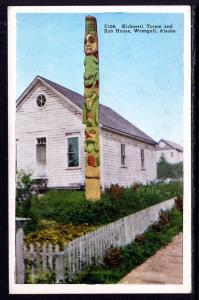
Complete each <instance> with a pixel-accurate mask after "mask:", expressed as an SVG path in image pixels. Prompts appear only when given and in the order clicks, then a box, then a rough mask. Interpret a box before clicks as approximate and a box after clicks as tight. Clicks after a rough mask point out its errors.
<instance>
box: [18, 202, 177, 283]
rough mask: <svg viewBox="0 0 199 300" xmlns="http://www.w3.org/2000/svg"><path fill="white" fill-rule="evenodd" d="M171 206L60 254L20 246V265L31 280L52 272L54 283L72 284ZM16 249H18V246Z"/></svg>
mask: <svg viewBox="0 0 199 300" xmlns="http://www.w3.org/2000/svg"><path fill="white" fill-rule="evenodd" d="M174 205H175V198H172V199H169V200H167V201H164V202H161V203H158V204H156V205H153V206H151V207H148V208H146V209H143V210H141V211H138V212H136V213H134V214H131V215H129V216H127V217H124V218H121V219H119V220H118V221H116V222H112V223H109V224H107V225H105V226H102V227H100V228H98V229H96V230H95V231H92V232H89V233H87V234H85V235H83V236H81V237H79V238H76V239H74V240H73V241H71V242H69V243H68V244H66V245H65V247H64V251H59V246H58V245H56V246H55V247H53V246H52V245H51V244H49V246H48V247H47V246H46V244H44V245H43V247H40V245H39V244H37V246H36V247H35V248H36V249H35V248H34V246H33V245H32V244H30V245H29V247H27V246H26V245H24V248H23V258H24V261H25V262H27V261H29V265H30V266H29V268H30V273H31V274H32V278H33V279H34V278H35V276H36V274H38V272H39V271H41V270H42V271H44V272H45V271H47V270H53V271H54V272H55V277H56V282H57V283H64V282H65V278H66V277H68V279H69V280H72V279H73V278H74V276H75V274H77V273H79V272H80V271H81V270H82V269H83V268H85V267H88V266H91V265H93V264H96V265H99V264H101V263H102V262H103V257H104V255H105V252H106V250H107V249H109V248H110V247H111V246H113V247H120V246H124V245H127V244H129V243H131V242H132V241H133V240H134V239H135V237H136V236H137V235H139V234H142V233H143V232H145V231H146V229H147V228H148V227H149V226H150V225H151V224H153V223H154V222H156V221H158V219H159V214H160V211H161V210H163V211H165V210H170V209H171V208H172V207H173V206H174ZM18 244H20V243H18ZM19 248H20V249H21V246H20V247H19ZM16 267H17V266H16ZM26 269H27V266H24V267H21V270H22V271H21V272H24V270H26ZM21 272H20V271H19V270H18V271H17V270H16V274H17V275H18V276H16V280H17V282H18V283H23V282H22V281H23V276H20V273H21ZM19 281H20V282H19Z"/></svg>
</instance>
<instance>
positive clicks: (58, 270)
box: [55, 245, 64, 283]
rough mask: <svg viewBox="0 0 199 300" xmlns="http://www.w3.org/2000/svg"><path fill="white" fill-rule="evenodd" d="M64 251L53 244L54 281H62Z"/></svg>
mask: <svg viewBox="0 0 199 300" xmlns="http://www.w3.org/2000/svg"><path fill="white" fill-rule="evenodd" d="M63 258H64V253H62V252H60V251H59V245H56V246H55V280H56V283H64V259H63Z"/></svg>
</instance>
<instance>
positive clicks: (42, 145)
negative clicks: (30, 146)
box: [36, 137, 46, 165]
mask: <svg viewBox="0 0 199 300" xmlns="http://www.w3.org/2000/svg"><path fill="white" fill-rule="evenodd" d="M36 155H37V162H38V164H40V165H45V164H46V138H45V137H42V138H37V145H36Z"/></svg>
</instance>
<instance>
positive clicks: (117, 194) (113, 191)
mask: <svg viewBox="0 0 199 300" xmlns="http://www.w3.org/2000/svg"><path fill="white" fill-rule="evenodd" d="M109 191H110V199H111V200H118V199H121V198H122V196H123V192H124V187H122V186H119V184H112V185H111V186H110V189H109Z"/></svg>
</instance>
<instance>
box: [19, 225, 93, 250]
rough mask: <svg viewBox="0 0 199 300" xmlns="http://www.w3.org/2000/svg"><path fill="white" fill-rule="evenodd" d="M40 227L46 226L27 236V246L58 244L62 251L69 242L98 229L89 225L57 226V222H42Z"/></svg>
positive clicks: (25, 240)
mask: <svg viewBox="0 0 199 300" xmlns="http://www.w3.org/2000/svg"><path fill="white" fill-rule="evenodd" d="M40 226H41V227H42V226H44V228H43V229H41V230H38V231H37V232H33V233H29V234H27V235H26V236H25V238H24V242H25V244H27V245H29V244H31V243H32V244H33V245H36V243H40V245H43V244H44V243H46V244H47V245H48V244H49V243H51V244H53V245H56V244H58V245H59V246H60V249H61V250H63V248H64V244H65V243H68V242H69V241H72V240H73V239H75V238H77V237H80V236H82V235H84V234H86V233H87V232H89V231H93V230H95V229H96V227H94V226H89V225H88V224H81V225H78V226H75V225H72V224H65V225H63V224H56V223H55V222H50V224H49V223H48V222H46V221H45V222H40ZM45 227H46V228H45Z"/></svg>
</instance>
